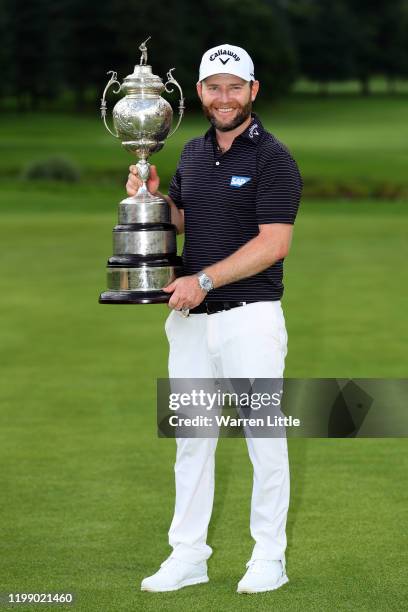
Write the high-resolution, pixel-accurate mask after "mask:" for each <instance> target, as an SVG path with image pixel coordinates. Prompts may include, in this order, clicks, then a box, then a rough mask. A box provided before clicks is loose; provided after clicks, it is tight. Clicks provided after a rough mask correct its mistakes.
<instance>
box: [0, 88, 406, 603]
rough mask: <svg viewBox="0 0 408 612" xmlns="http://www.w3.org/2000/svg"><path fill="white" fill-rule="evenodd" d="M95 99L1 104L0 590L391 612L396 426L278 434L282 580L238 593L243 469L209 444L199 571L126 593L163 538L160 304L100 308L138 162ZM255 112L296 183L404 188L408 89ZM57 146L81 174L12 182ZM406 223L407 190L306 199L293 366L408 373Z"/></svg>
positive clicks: (399, 583) (246, 488) (397, 495)
mask: <svg viewBox="0 0 408 612" xmlns="http://www.w3.org/2000/svg"><path fill="white" fill-rule="evenodd" d="M96 115H97V111H95V117H78V116H62V117H61V116H52V115H45V114H40V115H21V116H17V115H9V116H7V117H5V116H4V115H2V116H1V117H0V127H1V133H2V142H1V151H0V152H1V157H0V160H1V161H0V177H1V178H2V180H1V193H0V209H1V211H2V213H3V214H2V223H1V226H0V240H1V245H2V249H1V253H0V264H1V270H2V277H1V278H2V298H3V299H2V300H1V302H0V321H1V342H0V359H1V363H2V369H1V375H2V385H1V390H2V393H1V429H0V461H1V464H2V471H1V476H0V487H1V488H0V490H1V495H2V502H3V504H2V505H1V508H0V524H1V540H0V546H1V554H0V592H6V591H17V592H21V591H25V592H27V591H34V592H37V591H47V592H48V591H60V592H61V591H65V592H66V591H72V592H74V593H75V594H76V596H77V605H76V607H75V608H68V607H63V608H59V609H67V610H68V609H77V610H81V612H82V611H85V612H88V611H89V612H93V611H95V612H96V611H97V612H100V611H103V612H112V611H114V612H119V611H122V610H123V611H126V612H128V611H129V610H133V609H135V610H152V611H156V610H169V611H175V610H178V609H180V608H184V609H187V610H190V609H196V610H200V611H203V612H204V611H205V612H207V611H210V610H211V611H212V610H214V611H218V610H222V611H225V610H271V609H276V610H287V611H288V612H289V611H290V612H292V611H296V610H299V611H300V610H302V612H303V611H304V610H307V611H310V612H314V611H315V610H322V611H326V610H331V609H335V610H353V611H354V610H359V611H360V610H367V611H368V610H370V611H371V610H378V611H380V610H381V611H382V610H395V611H399V610H401V609H404V607H405V604H404V601H406V595H407V593H406V577H405V573H406V572H405V568H406V565H407V554H406V551H407V543H406V536H405V532H406V516H405V514H406V510H405V509H406V504H407V494H406V490H407V481H406V480H407V477H406V474H407V454H406V452H405V451H406V441H405V440H402V439H395V440H390V439H383V440H379V439H377V440H366V439H364V440H363V439H360V440H300V439H290V440H289V447H290V448H289V452H290V461H291V474H292V478H291V506H290V512H289V517H288V554H287V560H288V572H289V577H290V583H289V585H288V586H285V587H284V588H283V589H280V590H278V591H276V592H274V593H266V594H260V595H256V596H248V597H245V596H238V595H237V594H236V593H235V588H236V583H237V581H238V580H239V579H240V577H241V576H242V574H243V572H244V569H245V562H246V561H247V560H248V559H249V557H250V554H251V548H252V544H253V543H252V541H251V538H250V534H249V529H248V522H249V504H250V491H251V477H252V475H251V468H250V463H249V459H248V457H247V453H246V449H245V442H244V440H240V439H232V440H231V439H223V440H220V443H219V448H218V451H217V488H216V499H215V507H214V514H213V520H212V522H211V527H210V533H209V542H210V544H211V545H212V546H213V548H214V555H213V558H212V559H211V560H210V563H209V572H210V583H209V584H208V585H202V586H199V587H193V588H189V589H184V590H182V591H180V592H177V593H168V594H160V595H155V594H149V593H141V592H140V591H139V586H140V581H141V579H142V578H143V577H145V576H146V575H149V574H150V573H152V572H154V571H155V570H156V569H157V568H158V565H159V563H160V562H161V561H162V560H164V558H165V557H166V556H167V555H168V554H169V547H168V546H167V531H168V528H169V524H170V520H171V517H172V512H173V502H174V498H173V480H174V474H173V460H174V441H171V440H165V439H158V438H157V437H156V430H155V385H156V378H159V377H164V376H166V361H167V345H166V341H165V336H164V332H163V324H164V320H165V317H166V315H167V312H168V311H167V308H166V307H165V306H140V307H137V306H135V307H115V306H111V307H108V306H105V307H104V306H100V305H98V303H97V298H98V295H99V293H100V291H102V290H104V289H105V271H104V268H105V263H106V259H107V257H108V256H110V255H111V249H112V246H111V229H112V227H113V225H114V224H115V223H116V216H117V202H118V201H119V200H120V199H121V198H122V196H123V192H124V190H123V184H124V179H125V176H126V174H127V166H128V164H129V163H130V161H131V157H130V156H129V155H128V154H127V153H125V152H124V151H120V146H119V145H118V143H116V142H115V141H114V140H113V139H112V138H111V137H109V136H108V135H106V134H105V133H104V129H103V126H102V124H101V122H98V119H97V117H96ZM260 115H261V116H262V118H263V119H264V123H265V125H266V126H267V127H268V128H269V129H271V130H272V131H274V132H275V133H276V134H277V136H278V137H280V138H281V139H282V140H283V141H284V142H286V143H287V144H288V145H289V146H290V147H291V149H292V150H293V152H294V153H295V156H296V158H297V159H298V160H299V164H300V166H301V169H302V173H303V175H304V176H305V178H306V179H307V180H313V179H317V180H322V181H331V180H340V179H341V180H343V179H344V180H348V181H360V180H361V181H372V182H374V183H375V181H380V180H382V181H390V182H395V183H398V182H402V183H404V184H407V183H408V181H407V178H406V163H407V149H406V142H407V136H408V134H407V127H406V126H407V125H408V122H407V119H408V111H407V107H406V104H405V101H404V100H403V98H394V99H391V98H389V99H385V98H384V99H382V98H380V97H377V98H373V99H370V100H363V99H350V98H347V97H345V98H340V97H339V98H337V99H336V98H333V99H328V100H312V99H306V98H305V99H302V98H300V97H296V98H292V99H290V100H286V101H282V102H280V103H279V104H276V105H274V106H272V107H271V108H266V107H265V108H264V109H263V110H262V109H261V110H260ZM204 127H205V123H204V121H203V120H202V119H199V118H197V117H187V118H186V121H185V122H184V123H183V126H182V128H181V130H180V132H179V133H178V134H177V136H176V137H175V138H174V139H172V140H170V141H169V143H168V145H166V147H165V149H164V150H163V152H161V153H160V154H159V156H158V157H157V158H156V159H157V164H158V167H159V171H160V174H161V176H162V179H163V187H164V189H165V188H166V183H167V182H168V180H169V178H170V176H171V174H172V172H173V171H174V167H175V163H176V159H177V155H178V153H179V152H180V149H181V147H182V143H183V141H184V140H185V139H187V138H189V137H192V136H194V135H196V134H199V133H200V132H201V131H202V129H203V128H204ZM55 153H65V154H67V155H69V156H71V157H72V158H73V159H74V161H76V162H77V163H78V164H79V165H80V166H81V168H82V170H83V180H82V182H81V183H79V184H77V185H63V184H60V185H58V184H55V183H54V184H52V183H41V182H40V183H23V182H20V181H19V180H17V176H18V174H19V172H20V171H21V169H22V167H23V166H24V165H25V164H26V163H28V162H30V161H32V160H33V159H38V158H43V157H47V156H48V155H51V154H55ZM407 219H408V210H407V206H406V202H403V201H401V202H398V201H393V202H392V201H386V200H384V201H382V200H376V201H367V200H361V201H352V202H351V201H346V200H331V201H319V202H318V201H313V200H304V201H303V203H302V205H301V210H300V214H299V217H298V220H297V222H296V225H295V233H294V241H293V245H292V250H291V254H290V256H289V257H288V259H287V261H286V262H285V280H286V290H285V296H284V310H285V316H286V322H287V327H288V332H289V354H288V358H287V364H286V366H287V367H286V375H287V376H288V377H312V376H315V377H345V378H348V377H353V378H357V377H406V376H407V369H408V368H407V359H406V337H407V319H406V312H407V311H408V295H407V291H406V287H407V281H408V279H407V275H408V273H407V267H406V261H407V256H408V252H407V251H408V247H407V240H406V236H407ZM4 609H8V608H7V607H5V608H4ZM16 609H20V610H32V609H33V608H32V607H30V608H28V607H27V606H25V607H24V606H21V607H19V608H16Z"/></svg>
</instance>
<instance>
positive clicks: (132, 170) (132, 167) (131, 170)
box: [129, 164, 138, 176]
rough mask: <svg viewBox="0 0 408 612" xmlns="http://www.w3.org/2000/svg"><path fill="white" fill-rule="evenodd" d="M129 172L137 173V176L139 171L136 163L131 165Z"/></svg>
mask: <svg viewBox="0 0 408 612" xmlns="http://www.w3.org/2000/svg"><path fill="white" fill-rule="evenodd" d="M129 172H130V173H131V174H135V175H136V176H137V174H138V173H137V167H136V165H135V164H131V165H130V166H129Z"/></svg>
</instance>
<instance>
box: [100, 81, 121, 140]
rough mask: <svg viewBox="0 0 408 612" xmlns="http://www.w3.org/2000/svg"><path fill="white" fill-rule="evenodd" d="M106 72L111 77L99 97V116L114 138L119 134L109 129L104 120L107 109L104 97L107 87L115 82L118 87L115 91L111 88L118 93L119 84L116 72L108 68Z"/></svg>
mask: <svg viewBox="0 0 408 612" xmlns="http://www.w3.org/2000/svg"><path fill="white" fill-rule="evenodd" d="M107 74H111V75H112V76H111V78H110V79H109V81H108V83H107V85H106V87H105V89H104V90H103V96H102V98H101V117H102V119H103V122H104V124H105V127H106V129H107V130H108V132H109V133H110V134H112V136H114V137H115V138H119V134H117V133H116V134H115V133H114V132H112V130H111V129H110V127H109V125H108V124H107V122H106V110H107V104H106V99H105V96H106V94H107V92H108V89H109V87H110V86H111V85H113V84H114V83H117V84H118V85H119V89H118V90H117V91H115V90H113V93H115V94H118V93H119V92H120V90H121V87H122V86H121V84H120V83H119V81H118V80H117V77H118V75H117V73H116V72H114V71H113V70H109V72H107Z"/></svg>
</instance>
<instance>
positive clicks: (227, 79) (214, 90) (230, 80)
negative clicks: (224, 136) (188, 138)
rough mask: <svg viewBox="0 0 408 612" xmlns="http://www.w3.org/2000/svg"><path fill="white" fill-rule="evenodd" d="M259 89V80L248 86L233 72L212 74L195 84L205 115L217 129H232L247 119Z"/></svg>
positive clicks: (221, 130) (246, 82)
mask: <svg viewBox="0 0 408 612" xmlns="http://www.w3.org/2000/svg"><path fill="white" fill-rule="evenodd" d="M258 89H259V82H258V81H252V87H251V85H250V83H249V82H248V81H244V79H241V78H239V77H237V76H234V75H232V74H215V75H213V76H210V77H207V78H206V79H204V80H203V81H201V82H199V83H197V93H198V95H199V98H200V99H201V102H202V106H203V111H204V114H205V116H206V117H207V119H208V120H209V121H210V122H211V124H212V125H213V126H214V127H215V128H216V129H217V130H219V131H220V132H229V131H230V130H234V129H235V128H237V127H238V126H240V125H242V123H244V121H246V120H247V119H248V117H249V116H250V115H251V110H252V102H253V101H254V100H255V98H256V94H257V93H258Z"/></svg>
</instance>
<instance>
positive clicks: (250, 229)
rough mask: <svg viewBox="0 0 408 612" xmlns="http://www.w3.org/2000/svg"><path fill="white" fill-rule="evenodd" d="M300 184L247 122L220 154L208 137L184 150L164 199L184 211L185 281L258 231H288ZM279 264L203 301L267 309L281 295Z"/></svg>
mask: <svg viewBox="0 0 408 612" xmlns="http://www.w3.org/2000/svg"><path fill="white" fill-rule="evenodd" d="M302 184H303V183H302V178H301V176H300V173H299V169H298V167H297V164H296V162H295V160H294V159H293V157H292V156H291V154H290V153H289V151H288V149H287V148H286V147H285V145H283V144H282V143H281V142H280V141H279V140H278V139H277V138H276V137H275V136H273V135H272V134H270V133H269V132H267V131H266V130H265V129H264V128H263V127H262V123H261V121H260V120H259V118H258V117H257V116H256V115H255V114H253V115H252V122H251V124H250V125H249V126H248V128H247V129H246V130H245V131H244V132H243V133H242V134H240V135H239V136H238V137H237V138H235V140H234V141H233V143H232V146H231V148H230V149H229V150H228V151H226V152H225V153H221V151H220V150H219V148H218V145H217V141H216V137H215V130H214V128H213V127H211V128H210V129H209V130H208V131H207V133H206V134H205V135H204V136H201V137H199V138H193V140H190V141H189V142H188V143H187V144H186V145H185V147H184V149H183V151H182V154H181V157H180V161H179V164H178V167H177V171H176V173H175V175H174V177H173V179H172V181H171V184H170V188H169V195H170V197H171V198H172V199H173V200H174V202H175V204H176V206H177V207H178V208H183V209H184V231H185V240H184V249H183V263H184V270H185V273H186V274H196V273H197V272H200V270H202V269H203V268H206V267H207V266H211V265H212V264H215V263H217V262H218V261H221V260H222V259H225V258H226V257H228V256H229V255H231V254H232V253H234V252H235V251H236V250H238V249H239V248H240V247H241V246H242V245H244V244H245V243H246V242H248V241H249V240H251V238H254V237H255V236H256V235H257V234H258V233H259V227H258V226H259V225H261V224H264V223H290V224H293V223H294V221H295V218H296V214H297V211H298V207H299V202H300V196H301V190H302ZM282 278H283V259H282V260H280V261H277V262H276V263H275V264H274V265H272V266H270V267H269V268H267V269H266V270H263V271H262V272H259V273H258V274H255V275H254V276H251V277H249V278H244V279H242V280H239V281H237V282H235V283H230V284H228V285H224V286H223V287H219V288H217V289H214V290H213V291H210V292H209V293H208V295H207V297H206V301H214V300H223V301H224V300H236V301H251V300H254V301H258V300H259V301H270V300H279V299H280V298H281V297H282V294H283V282H282Z"/></svg>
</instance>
